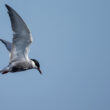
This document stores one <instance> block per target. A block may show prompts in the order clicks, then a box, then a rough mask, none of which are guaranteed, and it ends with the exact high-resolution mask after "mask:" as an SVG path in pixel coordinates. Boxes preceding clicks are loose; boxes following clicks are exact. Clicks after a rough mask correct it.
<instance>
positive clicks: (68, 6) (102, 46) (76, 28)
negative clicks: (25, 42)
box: [0, 0, 110, 110]
mask: <svg viewBox="0 0 110 110" xmlns="http://www.w3.org/2000/svg"><path fill="white" fill-rule="evenodd" d="M5 3H7V4H8V5H10V6H11V7H13V8H14V9H15V10H16V11H17V12H18V13H19V14H20V16H21V17H22V18H23V19H24V21H25V22H26V24H27V25H28V27H29V29H30V30H31V32H32V35H33V39H34V42H33V44H32V45H31V51H30V54H29V56H30V58H35V59H38V60H39V62H40V65H41V70H42V72H43V75H40V74H39V73H38V71H36V70H29V71H25V72H19V73H15V74H12V73H10V74H7V75H0V110H7V109H8V110H110V87H109V85H110V1H109V0H16V1H15V0H0V18H1V19H0V38H3V39H6V40H9V41H11V39H12V30H11V25H10V21H9V17H8V14H7V10H6V8H5V6H4V4H5ZM8 61H9V55H8V51H7V50H6V49H5V47H4V45H3V44H2V43H0V62H1V63H0V68H1V69H2V68H3V67H4V66H6V65H8Z"/></svg>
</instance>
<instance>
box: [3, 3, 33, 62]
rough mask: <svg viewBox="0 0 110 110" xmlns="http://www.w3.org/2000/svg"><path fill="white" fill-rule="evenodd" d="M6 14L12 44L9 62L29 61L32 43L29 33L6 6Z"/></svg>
mask: <svg viewBox="0 0 110 110" xmlns="http://www.w3.org/2000/svg"><path fill="white" fill-rule="evenodd" d="M5 6H6V8H7V9H8V14H9V17H10V21H11V26H12V30H13V33H14V34H13V43H12V49H11V57H10V62H12V61H13V60H29V58H28V53H29V46H30V44H31V43H32V36H31V33H30V31H29V29H28V27H27V26H26V24H25V22H24V21H23V19H22V18H21V17H20V16H19V15H18V14H17V12H16V11H15V10H14V9H12V8H11V7H10V6H8V5H7V4H6V5H5Z"/></svg>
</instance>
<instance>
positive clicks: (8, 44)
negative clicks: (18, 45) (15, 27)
mask: <svg viewBox="0 0 110 110" xmlns="http://www.w3.org/2000/svg"><path fill="white" fill-rule="evenodd" d="M0 41H1V42H2V43H3V44H4V45H5V46H6V48H7V50H8V51H9V52H11V47H12V43H11V42H9V41H6V40H3V39H0Z"/></svg>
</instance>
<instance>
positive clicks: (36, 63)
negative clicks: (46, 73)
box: [31, 59, 42, 74]
mask: <svg viewBox="0 0 110 110" xmlns="http://www.w3.org/2000/svg"><path fill="white" fill-rule="evenodd" d="M31 60H32V61H33V62H34V63H35V68H36V69H37V70H38V71H39V72H40V74H42V71H41V70H40V64H39V62H38V61H37V60H35V59H31Z"/></svg>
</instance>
